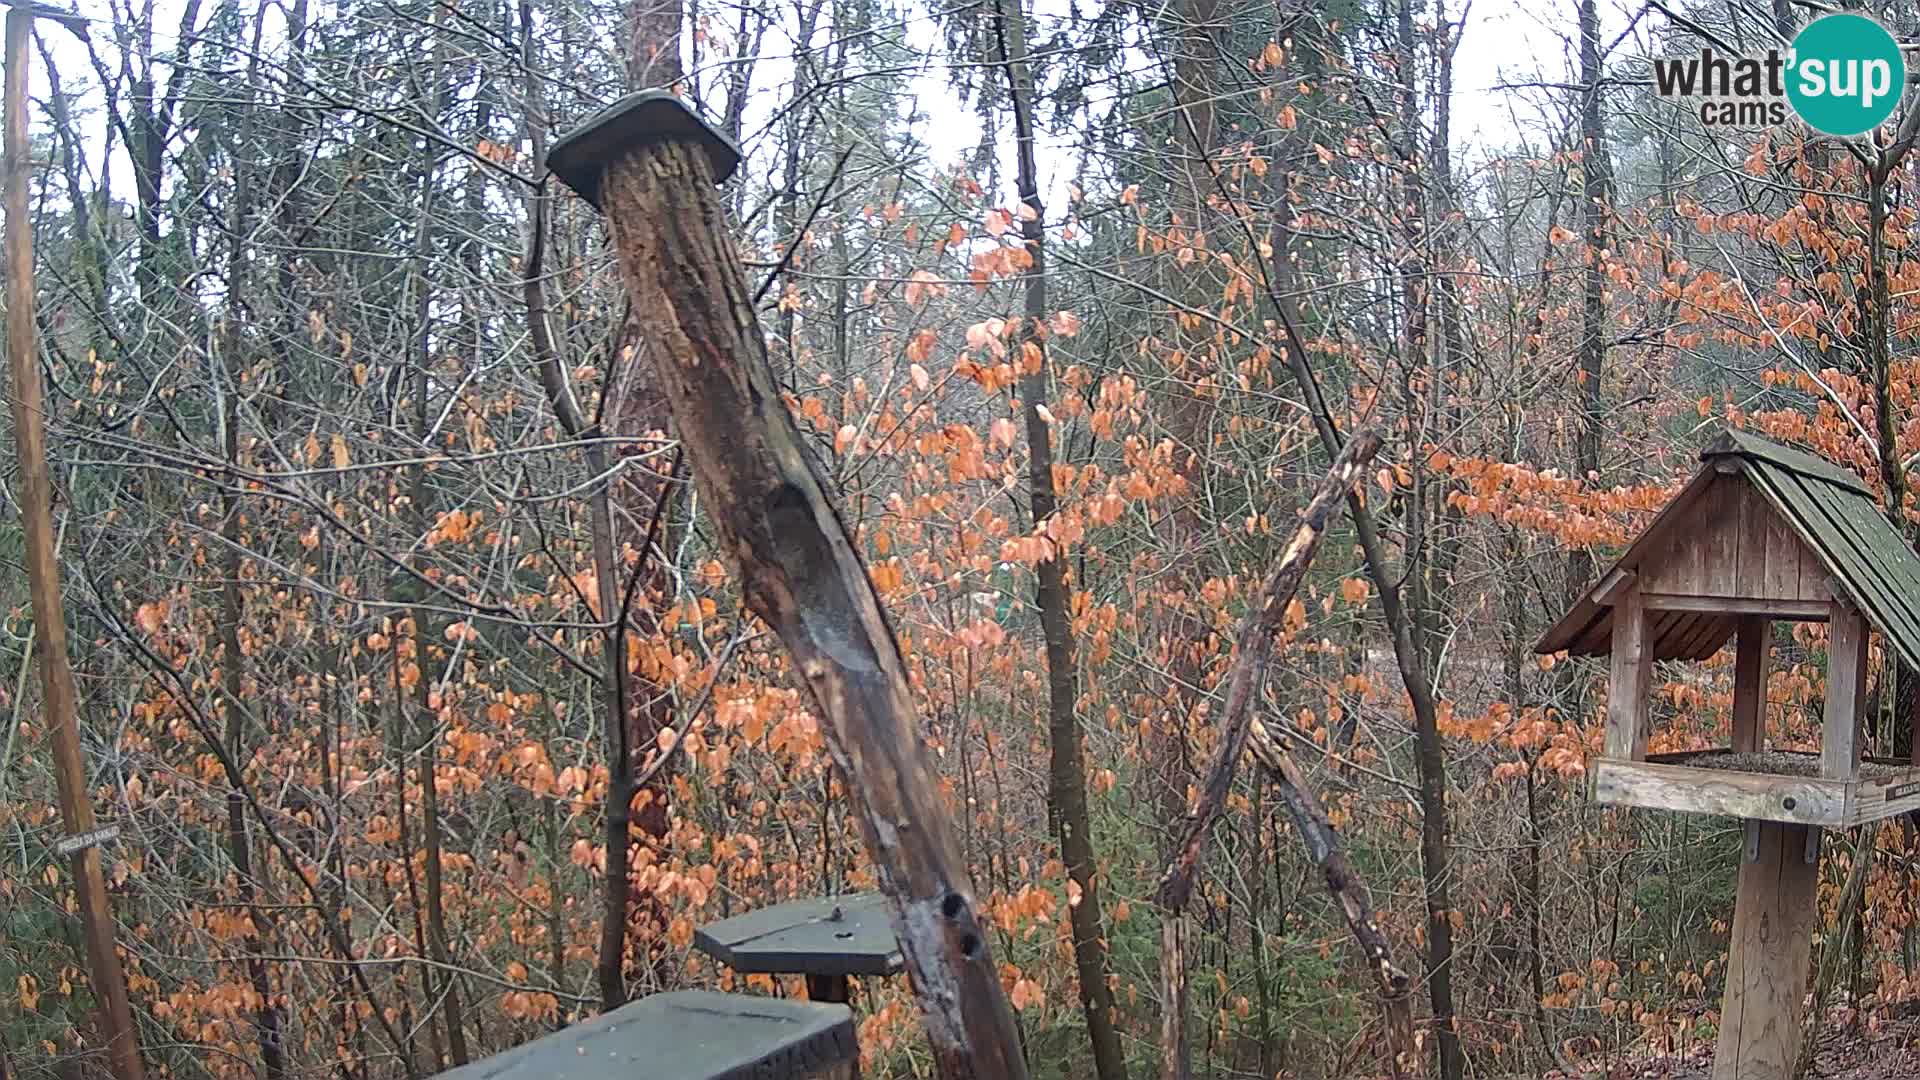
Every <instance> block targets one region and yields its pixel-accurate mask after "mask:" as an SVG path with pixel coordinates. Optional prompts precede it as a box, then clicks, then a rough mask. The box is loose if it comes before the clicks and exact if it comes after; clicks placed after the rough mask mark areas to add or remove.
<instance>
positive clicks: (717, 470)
mask: <svg viewBox="0 0 1920 1080" xmlns="http://www.w3.org/2000/svg"><path fill="white" fill-rule="evenodd" d="M601 193H602V199H603V201H604V206H605V210H606V214H607V220H608V225H609V229H610V231H611V234H612V237H613V245H614V248H615V249H616V251H617V252H618V255H619V262H620V270H621V275H622V278H623V279H624V281H625V284H626V289H627V293H628V296H629V297H630V298H631V300H632V301H633V308H634V318H635V320H636V321H637V322H638V324H639V326H640V329H641V332H642V334H643V335H644V339H645V341H646V342H647V349H646V352H647V356H648V359H649V361H650V363H651V364H652V367H653V370H654V373H655V375H656V376H657V378H658V385H659V387H660V389H661V390H662V392H663V393H664V394H665V395H666V398H667V400H668V402H669V404H670V405H671V407H672V410H673V419H674V424H675V427H676V428H677V430H678V431H679V433H680V437H681V440H682V442H683V444H684V445H685V447H686V453H687V460H688V462H689V463H690V465H691V467H692V473H693V477H694V480H695V482H696V483H697V484H698V486H699V490H700V493H701V495H702V497H703V500H704V503H705V505H706V506H707V507H708V510H709V513H711V514H712V515H713V519H714V525H715V528H716V532H717V539H718V541H719V545H720V547H721V548H722V550H723V551H725V552H726V555H727V558H728V559H729V561H731V562H732V564H733V566H734V568H735V570H736V572H737V574H738V576H739V579H740V582H741V588H742V592H743V594H744V599H745V602H746V604H747V607H748V608H749V609H751V610H752V611H753V612H754V613H755V614H757V615H758V616H760V617H761V618H762V619H764V620H765V621H766V622H767V624H768V625H769V626H770V627H772V628H773V630H774V632H775V633H776V634H778V635H779V637H780V639H781V641H782V642H783V643H784V644H785V645H786V647H787V650H788V652H789V653H790V654H791V656H792V658H793V665H794V670H795V673H796V675H797V676H798V677H799V679H800V680H801V681H802V682H803V683H804V684H805V685H806V687H807V689H808V691H809V692H810V693H811V695H812V697H813V700H814V703H815V705H816V706H817V707H818V709H819V711H820V714H821V716H822V717H823V719H824V720H825V721H826V723H825V724H824V725H823V729H824V732H825V734H826V739H827V745H828V749H829V750H830V752H831V753H832V754H833V758H834V761H835V762H836V763H837V764H838V765H839V767H840V770H841V773H842V775H843V776H845V777H846V778H847V780H848V785H849V787H850V789H851V790H852V791H853V793H854V794H855V795H856V796H857V803H858V810H859V821H860V828H861V833H862V836H863V837H864V839H865V841H866V844H867V846H868V848H869V850H870V851H871V853H872V856H873V860H874V863H875V867H876V870H877V871H878V876H879V878H880V884H881V888H882V889H883V891H884V892H885V893H886V894H887V896H888V897H889V898H890V899H891V902H892V907H893V916H894V929H895V931H896V932H897V933H898V935H899V938H900V951H901V954H902V957H903V959H904V960H905V964H906V971H907V975H908V977H909V979H910V980H911V983H912V986H913V990H914V994H915V996H916V998H917V1000H918V1002H919V1005H920V1008H921V1011H922V1014H923V1016H924V1019H925V1021H926V1027H927V1035H928V1042H929V1044H930V1048H931V1050H932V1052H933V1056H934V1059H935V1061H936V1063H937V1065H938V1067H939V1070H940V1072H941V1073H942V1074H943V1075H944V1076H948V1077H972V1076H980V1077H1010V1078H1016V1080H1017V1078H1023V1077H1025V1076H1026V1065H1025V1062H1024V1060H1023V1059H1022V1057H1021V1053H1020V1048H1019V1041H1018V1031H1017V1028H1016V1026H1015V1023H1014V1019H1013V1013H1012V1011H1011V1009H1010V1008H1009V1007H1008V1005H1007V1000H1006V995H1005V994H1004V993H1003V991H1002V989H1001V986H1000V977H999V972H998V969H997V968H996V967H995V965H994V962H993V958H992V955H991V950H990V949H989V946H988V939H987V935H986V928H985V926H984V925H983V924H982V922H981V919H980V915H979V912H978V911H977V910H976V907H975V904H976V901H975V897H974V893H973V886H972V883H971V882H970V881H969V880H968V878H967V873H966V868H965V865H964V863H963V862H962V860H961V858H960V854H959V848H958V846H957V845H956V843H955V842H954V838H953V835H952V832H951V830H950V829H949V826H948V821H949V819H950V817H951V812H950V810H949V808H948V807H947V806H946V805H945V804H944V803H943V801H942V800H941V798H940V795H939V791H938V788H937V786H936V784H935V782H934V776H933V772H932V769H931V768H930V766H929V764H928V762H927V759H926V756H925V754H924V752H923V750H922V748H921V743H920V733H919V731H918V729H917V725H916V724H915V722H914V709H913V702H912V698H911V697H910V695H909V692H908V687H907V678H906V671H905V667H904V664H903V662H902V659H901V656H900V651H899V644H898V642H897V640H896V639H895V636H894V633H893V628H892V627H891V625H889V623H888V621H887V618H886V615H885V613H884V612H883V611H882V610H881V607H880V599H879V595H878V593H877V592H876V591H875V590H874V588H873V584H872V582H871V581H870V580H869V579H868V577H867V575H866V571H865V568H864V567H863V565H862V564H861V561H860V558H859V556H858V555H857V554H856V553H855V552H854V549H853V546H852V542H851V536H850V534H849V532H848V530H847V528H846V526H845V525H844V524H843V523H842V522H841V520H840V517H839V514H838V512H837V511H836V509H835V507H834V505H833V503H832V502H831V501H830V500H829V498H828V495H827V491H826V484H825V482H824V480H823V478H822V477H821V476H820V475H818V473H817V472H816V471H815V469H814V467H813V466H812V465H811V464H810V460H809V457H808V453H807V451H806V450H805V449H804V447H803V444H802V443H801V437H800V433H799V430H798V428H797V427H796V426H795V425H794V422H793V418H792V416H791V414H790V413H789V412H788V410H787V407H786V403H785V401H784V400H783V398H782V396H781V394H780V392H779V390H778V388H777V386H776V385H775V383H774V380H773V376H772V372H771V370H770V368H769V366H768V363H767V357H766V346H765V341H764V339H763V337H762V336H761V331H760V327H759V325H758V321H757V319H756V318H755V315H754V312H753V307H752V304H751V291H750V289H749V287H748V285H747V282H746V276H745V271H744V268H743V266H742V265H741V262H740V257H739V254H738V252H736V251H735V250H734V247H733V242H732V240H731V239H730V238H729V235H728V230H727V222H726V220H725V215H724V212H723V209H722V206H721V202H720V198H719V195H718V194H717V193H716V192H715V191H714V178H713V172H712V167H711V165H710V163H709V161H708V159H707V157H706V155H705V153H704V152H703V151H702V150H701V148H699V147H697V146H694V145H691V144H689V143H686V142H659V143H652V144H647V145H642V146H639V147H636V148H633V149H630V150H628V151H626V152H625V153H623V154H621V155H619V156H618V157H617V158H616V159H615V160H613V161H612V162H610V163H609V165H608V167H607V170H606V174H605V179H604V181H603V182H602V185H601Z"/></svg>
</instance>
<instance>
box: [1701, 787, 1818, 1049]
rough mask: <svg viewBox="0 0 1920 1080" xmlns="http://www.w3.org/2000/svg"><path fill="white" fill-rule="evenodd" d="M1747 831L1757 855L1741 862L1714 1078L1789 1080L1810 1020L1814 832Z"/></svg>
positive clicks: (1798, 828) (1775, 827)
mask: <svg viewBox="0 0 1920 1080" xmlns="http://www.w3.org/2000/svg"><path fill="white" fill-rule="evenodd" d="M1747 825H1748V827H1749V828H1750V829H1757V830H1758V832H1759V853H1758V855H1759V857H1758V858H1756V859H1753V860H1751V861H1743V862H1742V863H1741V864H1740V885H1739V892H1738V895H1737V897H1736V898H1735V900H1734V911H1733V933H1732V935H1731V939H1730V941H1729V943H1728V945H1727V995H1726V1000H1725V1002H1724V1003H1723V1004H1722V1005H1721V1009H1720V1047H1719V1049H1718V1050H1717V1051H1716V1052H1715V1053H1714V1056H1713V1080H1791V1078H1792V1076H1793V1066H1794V1062H1795V1061H1796V1060H1798V1058H1799V1056H1800V1030H1801V1025H1802V1024H1803V1023H1804V1022H1805V1020H1806V1016H1805V1012H1806V1007H1805V1004H1804V1002H1805V998H1806V993H1807V965H1808V963H1809V958H1810V956H1811V954H1812V951H1813V919H1814V913H1815V912H1816V911H1818V910H1819V903H1818V902H1817V898H1818V889H1819V885H1820V875H1819V873H1818V871H1819V869H1820V868H1819V865H1818V864H1817V863H1815V862H1808V861H1807V843H1808V836H1807V831H1808V829H1809V828H1812V826H1807V825H1790V824H1787V823H1785V822H1780V821H1749V822H1748V823H1747Z"/></svg>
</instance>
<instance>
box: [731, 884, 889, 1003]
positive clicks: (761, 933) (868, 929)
mask: <svg viewBox="0 0 1920 1080" xmlns="http://www.w3.org/2000/svg"><path fill="white" fill-rule="evenodd" d="M693 946H694V948H696V949H699V950H700V951H701V952H703V953H706V954H707V955H708V956H711V957H713V958H714V959H715V960H718V961H720V962H721V963H723V964H725V965H727V966H728V967H730V968H732V969H733V970H735V971H738V972H741V973H743V974H750V975H804V976H806V979H807V997H809V998H811V999H813V1000H814V1001H839V1002H844V1001H846V1000H847V999H848V997H849V996H850V995H849V993H848V991H849V989H850V987H849V985H848V979H849V977H850V976H854V975H881V976H885V975H893V974H896V973H898V972H899V971H900V968H901V960H900V942H899V940H898V939H896V938H895V937H894V934H893V923H892V921H891V916H890V915H889V913H888V911H887V902H886V897H884V896H882V895H880V894H879V893H849V894H847V895H845V896H829V897H825V898H822V899H819V900H795V901H791V902H789V903H785V904H775V905H774V906H772V907H766V908H760V909H759V910H757V911H749V912H747V913H746V914H744V915H735V916H734V917H733V918H731V919H723V920H721V921H720V922H717V923H712V924H709V925H707V926H703V927H701V928H699V929H698V930H695V931H694V932H693Z"/></svg>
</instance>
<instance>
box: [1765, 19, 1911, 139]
mask: <svg viewBox="0 0 1920 1080" xmlns="http://www.w3.org/2000/svg"><path fill="white" fill-rule="evenodd" d="M1787 66H1788V73H1787V100H1788V101H1789V102H1791V103H1792V104H1793V111H1794V112H1796V113H1799V114H1800V119H1802V120H1805V121H1806V122H1807V125H1808V126H1809V127H1811V128H1813V129H1814V130H1815V131H1821V132H1825V133H1826V134H1828V135H1839V136H1842V137H1850V136H1854V135H1864V134H1866V133H1867V132H1869V131H1872V130H1873V129H1874V128H1877V127H1879V126H1880V125H1881V124H1883V123H1886V121H1887V118H1888V117H1890V116H1892V115H1893V110H1894V109H1895V108H1897V107H1898V106H1899V104H1900V94H1901V91H1903V90H1905V89H1906V85H1907V62H1906V60H1905V59H1904V58H1902V57H1901V55H1900V44H1899V42H1896V41H1894V40H1893V35H1892V34H1889V33H1888V32H1887V29H1886V27H1884V26H1881V25H1880V24H1879V23H1877V22H1874V21H1873V20H1872V19H1869V18H1867V17H1866V16H1864V15H1824V16H1822V17H1820V18H1818V19H1815V20H1813V21H1812V22H1810V23H1808V24H1807V25H1806V26H1804V27H1802V28H1801V30H1800V33H1799V34H1798V35H1796V36H1795V37H1794V39H1793V52H1792V54H1791V58H1790V59H1789V60H1788V62H1787Z"/></svg>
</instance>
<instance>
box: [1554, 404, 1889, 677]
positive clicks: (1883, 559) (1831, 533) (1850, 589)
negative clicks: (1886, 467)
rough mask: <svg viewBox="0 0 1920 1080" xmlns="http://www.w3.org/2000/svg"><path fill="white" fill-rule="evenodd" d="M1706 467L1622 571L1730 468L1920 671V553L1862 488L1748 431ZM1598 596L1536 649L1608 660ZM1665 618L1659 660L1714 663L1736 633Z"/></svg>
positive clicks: (1712, 454) (1705, 617)
mask: <svg viewBox="0 0 1920 1080" xmlns="http://www.w3.org/2000/svg"><path fill="white" fill-rule="evenodd" d="M1700 460H1701V462H1702V463H1703V464H1702V468H1701V471H1700V473H1699V474H1698V475H1696V476H1695V477H1694V480H1693V482H1692V483H1690V484H1688V485H1687V487H1686V489H1685V490H1683V491H1682V492H1681V494H1679V495H1678V496H1676V497H1675V498H1674V499H1673V500H1672V501H1671V502H1670V503H1668V504H1667V507H1666V508H1665V509H1663V510H1662V511H1661V513H1660V515H1659V516H1658V517H1657V518H1655V520H1654V523H1653V524H1652V525H1650V526H1649V527H1648V529H1647V531H1646V532H1644V533H1642V534H1641V536H1640V537H1639V538H1638V539H1636V540H1635V542H1634V544H1633V545H1632V546H1631V547H1629V548H1628V549H1627V552H1626V553H1625V554H1623V555H1622V556H1621V558H1620V561H1619V563H1617V564H1616V566H1621V567H1631V566H1635V565H1637V562H1638V559H1639V558H1640V557H1642V556H1643V555H1645V554H1646V552H1645V551H1644V550H1643V548H1644V547H1645V546H1646V545H1645V543H1644V542H1645V541H1646V540H1647V539H1648V537H1650V536H1652V535H1653V534H1654V533H1655V532H1657V531H1660V530H1661V529H1662V526H1667V527H1669V528H1671V527H1672V526H1673V521H1672V520H1671V519H1673V518H1674V516H1675V514H1680V515H1684V514H1685V512H1686V508H1687V506H1688V504H1689V503H1690V502H1691V501H1692V499H1693V497H1694V496H1695V495H1696V494H1697V493H1698V492H1699V491H1701V490H1702V489H1704V488H1705V487H1706V486H1707V485H1709V484H1710V483H1711V482H1712V481H1713V478H1714V475H1715V474H1716V473H1717V472H1725V471H1728V470H1727V466H1729V465H1731V466H1732V467H1733V471H1734V472H1735V473H1736V474H1737V475H1739V476H1742V477H1745V478H1746V480H1747V482H1748V483H1749V484H1751V485H1752V487H1753V490H1754V491H1755V492H1757V493H1759V494H1760V495H1761V496H1762V497H1763V499H1764V500H1765V501H1766V503H1767V504H1768V505H1769V506H1771V507H1772V508H1773V510H1774V511H1775V512H1776V513H1778V514H1779V515H1780V517H1781V519H1782V520H1784V521H1785V522H1786V523H1787V524H1788V526H1789V527H1791V528H1792V530H1793V532H1794V534H1795V535H1797V536H1798V537H1799V538H1800V541H1801V542H1802V543H1804V544H1806V545H1807V548H1808V550H1810V551H1812V552H1813V553H1814V555H1815V556H1816V557H1817V558H1818V559H1819V560H1820V563H1821V565H1822V566H1823V567H1825V569H1826V571H1827V573H1828V575H1829V577H1830V578H1831V579H1832V585H1833V588H1834V590H1835V592H1836V593H1837V594H1840V595H1844V596H1845V597H1846V598H1847V600H1849V601H1850V602H1852V603H1853V605H1854V606H1855V607H1857V608H1858V609H1859V610H1860V612H1861V614H1862V615H1864V616H1865V617H1866V619H1867V621H1868V622H1869V623H1871V624H1872V625H1873V627H1874V628H1875V629H1877V630H1879V631H1880V633H1881V635H1882V636H1883V638H1884V639H1885V641H1886V644H1887V647H1888V648H1890V649H1892V650H1895V651H1897V652H1898V653H1899V654H1900V655H1901V656H1902V657H1903V658H1905V659H1906V661H1907V662H1908V663H1909V664H1911V665H1913V666H1915V667H1920V556H1915V554H1914V552H1913V550H1912V549H1911V548H1910V547H1908V546H1907V544H1906V542H1905V541H1904V539H1903V538H1902V537H1901V535H1900V532H1899V530H1898V529H1896V528H1895V527H1894V526H1893V524H1892V523H1891V522H1889V521H1888V520H1887V519H1886V518H1885V517H1884V516H1883V515H1882V514H1881V513H1880V509H1879V506H1878V505H1877V504H1876V503H1875V501H1874V496H1873V491H1872V489H1871V488H1869V487H1868V486H1867V484H1866V482H1865V481H1863V480H1861V479H1860V477H1858V476H1856V475H1854V474H1853V473H1851V472H1848V471H1847V470H1845V469H1843V468H1841V467H1839V466H1838V465H1835V464H1833V463H1832V462H1829V461H1826V460H1823V459H1821V458H1818V457H1815V456H1813V455H1812V454H1808V453H1805V452H1804V451H1800V450H1795V449H1793V448H1792V447H1788V446H1782V445H1781V444H1779V443H1776V442H1772V441H1770V440H1767V439H1763V438H1760V437H1759V436H1757V435H1752V434H1749V433H1747V432H1744V431H1733V430H1728V431H1725V432H1723V433H1721V434H1720V435H1719V436H1718V437H1717V438H1715V439H1714V440H1713V441H1712V442H1711V443H1708V444H1707V446H1706V447H1705V448H1704V449H1702V450H1701V451H1700ZM1610 573H1611V571H1609V574H1610ZM1605 580H1606V578H1605V577H1603V578H1602V581H1605ZM1598 590H1599V585H1598V584H1596V585H1595V586H1594V588H1593V589H1590V590H1589V591H1588V592H1587V593H1585V594H1583V595H1582V596H1581V597H1580V598H1579V600H1577V601H1576V602H1575V604H1574V606H1573V608H1572V609H1571V610H1569V611H1568V612H1567V613H1566V614H1565V615H1563V616H1562V617H1561V618H1560V620H1559V621H1558V622H1557V623H1555V624H1554V626H1553V628H1552V629H1550V630H1548V631H1547V633H1546V634H1545V636H1543V637H1542V638H1541V639H1540V641H1539V642H1538V643H1537V644H1536V645H1535V646H1534V648H1535V650H1536V651H1538V652H1542V653H1554V652H1560V651H1561V650H1568V651H1570V652H1573V653H1575V654H1578V655H1604V654H1605V653H1606V652H1607V651H1608V649H1609V646H1608V641H1609V638H1610V637H1611V635H1610V634H1609V633H1607V632H1606V631H1607V627H1608V625H1610V624H1611V622H1612V614H1613V612H1612V608H1611V607H1608V606H1606V605H1603V604H1600V603H1599V602H1598V601H1597V599H1596V593H1597V592H1598ZM1662 620H1663V621H1662V622H1661V624H1660V625H1658V626H1656V627H1655V629H1654V639H1655V654H1656V656H1658V657H1660V658H1662V659H1667V658H1704V657H1707V656H1711V655H1713V653H1714V652H1716V651H1718V650H1719V648H1720V646H1721V645H1723V644H1725V642H1726V640H1727V638H1728V637H1730V636H1731V635H1732V632H1733V628H1734V620H1733V619H1732V618H1730V617H1721V616H1715V615H1711V614H1706V613H1698V612H1696V613H1692V614H1690V615H1686V616H1681V615H1679V614H1678V613H1663V615H1662Z"/></svg>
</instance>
